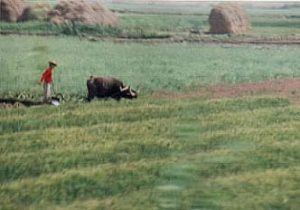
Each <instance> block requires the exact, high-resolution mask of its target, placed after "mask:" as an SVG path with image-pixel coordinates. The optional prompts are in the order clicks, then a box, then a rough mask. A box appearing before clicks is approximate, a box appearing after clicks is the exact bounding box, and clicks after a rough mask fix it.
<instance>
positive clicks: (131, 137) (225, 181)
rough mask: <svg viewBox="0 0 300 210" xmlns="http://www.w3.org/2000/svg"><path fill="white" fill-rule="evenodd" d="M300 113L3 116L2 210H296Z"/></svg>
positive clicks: (222, 106)
mask: <svg viewBox="0 0 300 210" xmlns="http://www.w3.org/2000/svg"><path fill="white" fill-rule="evenodd" d="M299 113H300V109H299V106H295V105H291V104H290V102H289V101H288V100H287V99H285V98H276V97H251V98H237V99H223V100H204V99H186V100H159V99H147V98H142V99H139V100H137V101H125V100H124V101H121V102H119V103H117V102H115V101H95V102H92V103H90V104H85V103H80V104H73V103H69V104H66V105H63V106H60V107H57V108H56V107H50V106H49V107H36V108H31V109H26V108H20V109H17V110H16V109H8V110H0V121H1V124H0V130H1V135H0V151H1V155H0V162H1V164H0V172H1V173H0V183H1V184H0V195H1V200H0V206H1V208H0V209H41V208H42V209H120V208H121V209H124V210H126V209H130V210H131V209H181V210H184V209H193V208H200V209H201V208H202V209H218V210H219V209H241V208H242V209H245V210H247V209H249V210H250V209H271V208H277V209H295V210H296V209H297V208H298V207H299V203H298V200H297V198H298V197H299V191H298V189H299V179H298V177H299V175H300V174H299V163H298V161H297V160H298V159H299V157H300V154H299V146H300V145H299V142H298V139H299V132H298V127H299V125H300V124H299ZM254 201H255V202H254Z"/></svg>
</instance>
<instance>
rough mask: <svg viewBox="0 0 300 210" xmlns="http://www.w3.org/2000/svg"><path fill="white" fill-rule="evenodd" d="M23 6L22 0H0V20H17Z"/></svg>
mask: <svg viewBox="0 0 300 210" xmlns="http://www.w3.org/2000/svg"><path fill="white" fill-rule="evenodd" d="M24 7H25V5H24V2H23V0H0V21H6V22H16V21H18V19H19V17H20V15H21V14H22V12H23V10H24Z"/></svg>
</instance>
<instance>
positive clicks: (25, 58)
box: [0, 36, 300, 95]
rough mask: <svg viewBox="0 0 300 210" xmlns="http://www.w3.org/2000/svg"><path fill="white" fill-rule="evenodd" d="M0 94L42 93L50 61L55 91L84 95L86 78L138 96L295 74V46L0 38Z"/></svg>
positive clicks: (296, 68)
mask: <svg viewBox="0 0 300 210" xmlns="http://www.w3.org/2000/svg"><path fill="white" fill-rule="evenodd" d="M0 48H1V52H0V57H1V60H0V65H1V69H0V73H1V77H0V86H1V90H0V93H1V95H5V94H8V93H9V92H10V93H16V92H22V91H25V92H29V93H32V94H33V95H36V94H39V93H40V92H41V87H40V86H39V85H38V84H37V82H38V80H39V79H40V76H41V74H42V72H43V70H44V69H45V68H46V67H47V61H48V60H49V59H54V60H56V61H57V62H58V68H57V69H56V70H55V72H54V81H55V83H54V86H55V87H54V88H55V90H56V91H59V92H63V93H68V94H77V95H85V92H86V85H85V82H86V79H87V78H88V77H89V76H90V75H110V76H115V77H119V78H120V79H122V80H124V82H125V83H127V84H130V85H132V87H133V88H137V89H139V90H140V92H142V93H147V92H151V91H154V90H171V91H172V90H176V91H178V90H186V89H189V88H192V87H196V86H201V85H208V84H217V83H240V82H249V81H262V80H268V79H278V78H287V77H297V76H299V73H300V72H299V69H300V66H299V62H298V55H299V53H300V52H299V48H298V47H296V46H281V47H279V46H270V47H264V46H234V45H229V46H227V45H224V46H220V45H205V44H185V43H182V44H159V45H156V44H138V43H113V42H109V41H107V42H89V41H85V40H81V41H80V40H79V39H78V38H67V37H57V38H49V37H47V38H43V37H26V36H23V37H19V36H5V37H0Z"/></svg>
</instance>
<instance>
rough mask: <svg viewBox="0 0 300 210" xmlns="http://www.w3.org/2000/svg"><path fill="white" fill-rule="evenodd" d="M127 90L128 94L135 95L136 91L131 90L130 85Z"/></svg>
mask: <svg viewBox="0 0 300 210" xmlns="http://www.w3.org/2000/svg"><path fill="white" fill-rule="evenodd" d="M129 91H130V94H131V95H132V96H136V93H135V92H133V91H132V90H131V87H130V86H129Z"/></svg>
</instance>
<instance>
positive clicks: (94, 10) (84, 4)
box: [49, 0, 119, 26]
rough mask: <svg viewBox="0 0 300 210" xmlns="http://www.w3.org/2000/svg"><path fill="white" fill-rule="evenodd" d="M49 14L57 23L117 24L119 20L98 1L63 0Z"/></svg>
mask: <svg viewBox="0 0 300 210" xmlns="http://www.w3.org/2000/svg"><path fill="white" fill-rule="evenodd" d="M49 16H50V17H51V21H52V22H54V23H56V24H62V23H65V22H68V21H71V22H74V21H75V22H82V23H85V24H89V25H95V24H101V25H110V26H115V25H117V24H118V22H119V19H118V17H117V16H116V15H115V14H114V13H113V12H111V11H110V10H109V9H107V8H106V7H105V6H103V5H101V4H100V3H98V2H96V1H84V0H62V1H60V2H59V3H58V4H57V5H56V6H55V7H54V9H53V10H51V11H50V12H49Z"/></svg>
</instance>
